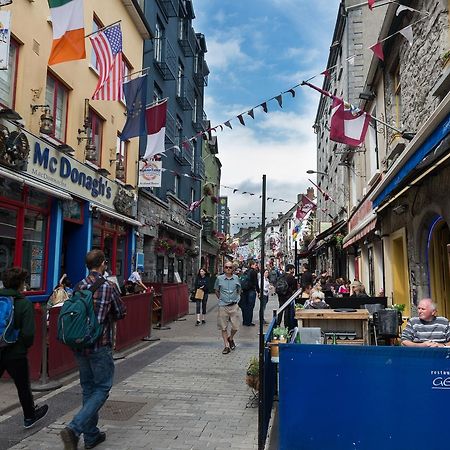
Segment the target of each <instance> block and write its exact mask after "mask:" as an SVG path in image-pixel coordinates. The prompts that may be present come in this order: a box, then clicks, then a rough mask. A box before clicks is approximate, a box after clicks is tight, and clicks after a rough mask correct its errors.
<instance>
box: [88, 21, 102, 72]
mask: <svg viewBox="0 0 450 450" xmlns="http://www.w3.org/2000/svg"><path fill="white" fill-rule="evenodd" d="M100 28H103V25H102V24H101V22H100V20H98V19H97V18H96V17H94V20H93V21H92V32H93V33H94V32H95V31H98V30H99V29H100ZM91 47H92V46H91ZM91 66H92V67H93V68H94V69H95V70H98V65H97V56H95V52H94V48H91Z"/></svg>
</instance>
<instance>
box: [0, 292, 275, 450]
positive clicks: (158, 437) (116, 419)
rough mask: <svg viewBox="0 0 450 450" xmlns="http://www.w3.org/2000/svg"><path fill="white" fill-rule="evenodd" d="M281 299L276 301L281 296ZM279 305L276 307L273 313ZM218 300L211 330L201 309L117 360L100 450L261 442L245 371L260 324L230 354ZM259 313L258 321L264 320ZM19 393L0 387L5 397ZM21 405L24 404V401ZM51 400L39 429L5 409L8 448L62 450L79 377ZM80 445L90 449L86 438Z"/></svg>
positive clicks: (1, 445) (3, 445)
mask: <svg viewBox="0 0 450 450" xmlns="http://www.w3.org/2000/svg"><path fill="white" fill-rule="evenodd" d="M273 298H275V297H273ZM271 303H273V305H275V302H274V300H271V302H270V303H269V305H268V308H267V311H266V316H267V317H266V318H268V317H269V316H270V311H271V309H272V305H271ZM216 305H217V300H216V299H215V296H213V295H210V296H209V304H208V310H209V311H208V316H207V322H206V324H205V325H201V326H198V327H196V326H195V314H192V313H194V312H195V305H194V303H190V315H188V316H186V318H185V319H186V320H183V319H182V320H180V321H177V322H174V323H171V324H170V329H169V330H152V337H153V338H158V337H159V338H161V340H160V341H156V342H154V343H150V344H148V343H145V344H143V345H142V346H139V347H138V349H134V350H133V352H132V353H130V354H128V355H127V356H126V358H125V359H121V360H117V362H116V377H115V384H114V387H113V389H112V391H111V395H110V398H109V399H108V401H107V403H106V405H105V406H104V407H103V409H102V410H101V414H100V428H101V430H102V431H105V432H106V434H107V440H106V442H105V443H104V444H101V445H99V447H98V448H99V449H121V450H125V449H130V450H131V449H139V448H143V449H153V450H158V449H161V450H163V449H164V450H166V449H198V450H201V449H230V448H232V449H254V448H256V445H257V416H258V411H257V408H247V407H246V405H247V403H248V402H249V398H250V397H251V392H250V389H249V388H248V387H247V386H246V384H245V371H246V366H247V364H248V361H249V359H250V357H251V356H254V355H257V353H258V327H242V328H241V330H240V331H239V333H238V335H237V338H236V343H237V348H236V350H235V351H234V352H232V353H231V354H229V355H222V342H221V340H219V333H218V332H217V328H216V311H217V309H216V308H217V306H216ZM256 314H257V312H256V309H255V317H256ZM5 389H6V391H8V398H11V399H16V397H14V396H11V395H9V393H10V392H11V391H14V393H15V389H14V387H13V385H12V383H10V382H8V383H7V382H2V383H1V384H0V392H6V391H5ZM16 401H17V399H16ZM44 402H46V403H48V404H49V406H50V410H49V413H48V416H47V417H46V418H45V419H44V420H43V421H42V423H39V424H37V425H36V428H33V429H31V430H24V429H23V428H22V412H21V410H20V408H15V409H13V410H10V411H9V412H7V413H4V412H2V411H0V420H1V422H0V449H1V450H4V449H8V448H13V449H30V450H36V449H46V450H50V449H61V448H62V443H61V441H60V438H59V431H60V430H61V429H62V428H63V427H64V426H65V424H66V423H67V422H68V421H70V419H71V418H72V416H73V414H74V413H75V412H76V411H77V409H78V406H79V405H80V402H81V392H80V388H79V385H78V380H77V379H75V380H74V379H73V378H72V379H71V380H70V381H68V383H67V384H66V383H65V385H64V387H63V388H61V389H59V390H57V391H55V392H51V393H48V394H46V395H45V396H43V397H41V398H39V399H38V400H37V403H41V404H42V403H44ZM79 448H83V443H82V441H80V443H79Z"/></svg>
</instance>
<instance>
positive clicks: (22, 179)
mask: <svg viewBox="0 0 450 450" xmlns="http://www.w3.org/2000/svg"><path fill="white" fill-rule="evenodd" d="M0 175H1V176H4V177H6V178H9V179H10V180H14V181H17V182H18V183H22V184H25V185H26V186H30V187H32V188H34V189H37V190H39V191H42V192H45V193H46V194H48V195H51V196H52V197H56V198H62V199H64V200H72V196H71V195H70V194H68V193H67V192H64V191H61V190H59V189H56V188H53V187H51V186H49V185H46V184H43V183H41V182H40V181H37V180H33V179H32V178H30V177H27V176H24V175H22V174H20V175H19V174H18V173H15V172H13V171H12V170H9V169H6V168H4V167H2V168H0Z"/></svg>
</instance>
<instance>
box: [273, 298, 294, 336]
mask: <svg viewBox="0 0 450 450" xmlns="http://www.w3.org/2000/svg"><path fill="white" fill-rule="evenodd" d="M288 298H289V297H287V298H280V296H278V303H279V305H280V307H281V306H283V304H284V303H285V302H286V300H287V299H288ZM283 316H284V326H285V328H287V329H288V330H292V329H293V328H295V327H296V326H297V320H296V319H295V307H294V300H292V302H291V303H289V305H288V306H287V307H286V308H285V310H284V311H283V312H282V313H281V314H280V315H279V316H278V320H277V325H278V326H280V325H281V321H282V319H283Z"/></svg>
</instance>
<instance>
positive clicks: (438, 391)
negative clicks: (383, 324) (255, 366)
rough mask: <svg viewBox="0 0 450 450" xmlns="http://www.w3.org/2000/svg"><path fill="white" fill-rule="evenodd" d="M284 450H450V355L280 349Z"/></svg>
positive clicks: (297, 347)
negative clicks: (449, 404) (449, 412)
mask: <svg viewBox="0 0 450 450" xmlns="http://www.w3.org/2000/svg"><path fill="white" fill-rule="evenodd" d="M279 373H280V394H279V402H280V404H279V419H280V420H279V423H280V447H279V448H280V449H281V450H297V449H298V450H380V449H382V450H394V449H395V450H402V449H405V450H442V449H447V448H450V425H449V419H448V413H447V411H448V402H449V400H450V349H449V350H446V349H418V348H404V347H368V346H361V347H359V346H346V345H298V344H286V345H280V366H279Z"/></svg>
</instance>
